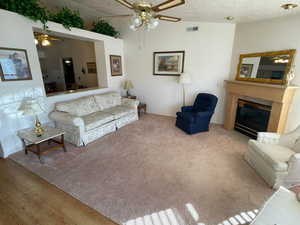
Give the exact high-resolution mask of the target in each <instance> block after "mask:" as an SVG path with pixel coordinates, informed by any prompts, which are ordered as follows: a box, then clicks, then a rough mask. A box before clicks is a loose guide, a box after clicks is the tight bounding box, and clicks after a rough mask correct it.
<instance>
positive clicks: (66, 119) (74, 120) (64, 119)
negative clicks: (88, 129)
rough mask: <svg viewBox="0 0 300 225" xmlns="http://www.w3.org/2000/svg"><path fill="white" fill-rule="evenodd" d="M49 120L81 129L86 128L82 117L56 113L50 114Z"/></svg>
mask: <svg viewBox="0 0 300 225" xmlns="http://www.w3.org/2000/svg"><path fill="white" fill-rule="evenodd" d="M49 118H50V119H52V120H54V121H55V122H57V123H63V124H67V125H72V126H76V127H79V128H84V121H83V119H82V118H80V117H76V116H72V115H71V114H69V113H66V112H58V111H54V112H51V113H50V114H49Z"/></svg>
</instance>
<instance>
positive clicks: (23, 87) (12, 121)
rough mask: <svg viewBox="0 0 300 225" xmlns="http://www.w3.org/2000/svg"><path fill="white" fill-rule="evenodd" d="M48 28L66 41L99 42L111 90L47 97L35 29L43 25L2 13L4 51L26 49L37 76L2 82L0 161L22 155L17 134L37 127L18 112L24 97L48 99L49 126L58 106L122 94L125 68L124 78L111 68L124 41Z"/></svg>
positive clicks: (98, 60) (44, 117)
mask: <svg viewBox="0 0 300 225" xmlns="http://www.w3.org/2000/svg"><path fill="white" fill-rule="evenodd" d="M48 26H49V30H51V31H52V32H53V34H55V33H59V34H63V35H65V36H66V37H71V38H74V37H75V38H79V39H82V40H89V41H94V42H95V53H96V63H97V68H101V69H100V70H101V72H102V73H103V75H104V76H102V79H101V81H102V83H106V84H105V85H103V86H104V87H108V88H103V89H98V90H90V91H85V92H78V93H74V94H67V95H59V96H53V97H45V91H44V88H43V81H42V73H41V68H40V63H39V59H38V53H37V49H36V46H35V44H34V37H33V28H34V29H41V28H42V25H41V24H40V23H34V22H32V21H31V20H29V19H26V18H25V17H23V16H20V15H18V14H16V13H12V12H8V11H5V10H0V30H1V35H0V47H6V48H21V49H26V50H27V54H28V58H29V64H30V68H31V72H32V76H33V80H29V81H13V82H12V81H11V82H1V81H0V144H1V146H0V157H1V156H2V157H7V156H8V155H10V154H12V153H14V152H16V151H20V150H21V149H22V145H21V141H20V139H19V138H18V137H17V135H16V133H17V131H18V130H20V129H23V128H28V127H32V125H33V124H32V122H33V121H32V118H29V117H23V116H22V115H21V114H20V113H19V112H18V111H17V109H18V107H19V105H20V103H21V101H22V99H23V98H24V97H42V98H43V99H44V102H45V105H47V112H46V113H45V114H44V115H41V120H42V122H47V121H48V117H47V114H48V112H49V111H51V110H52V109H53V104H54V103H55V102H58V101H64V100H69V99H73V98H77V97H81V96H84V95H91V94H96V93H103V92H107V91H109V90H118V91H120V86H121V83H122V82H123V80H124V79H126V72H125V67H124V68H123V71H124V75H123V76H122V77H111V72H110V66H109V55H111V54H113V55H121V56H124V53H123V40H121V39H115V38H112V37H108V36H105V35H101V34H97V33H93V32H89V31H85V30H81V29H75V28H74V29H72V30H71V31H69V30H66V29H65V28H64V27H63V26H62V25H60V24H56V23H52V22H50V23H48ZM123 66H124V63H123Z"/></svg>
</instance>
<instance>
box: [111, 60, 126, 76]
mask: <svg viewBox="0 0 300 225" xmlns="http://www.w3.org/2000/svg"><path fill="white" fill-rule="evenodd" d="M110 69H111V75H112V76H122V75H123V72H122V58H121V56H120V55H110Z"/></svg>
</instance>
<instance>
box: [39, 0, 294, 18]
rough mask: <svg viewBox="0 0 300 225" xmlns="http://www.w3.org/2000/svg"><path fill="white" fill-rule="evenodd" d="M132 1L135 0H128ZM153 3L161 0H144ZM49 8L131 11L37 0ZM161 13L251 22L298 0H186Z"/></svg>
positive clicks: (85, 1)
mask: <svg viewBox="0 0 300 225" xmlns="http://www.w3.org/2000/svg"><path fill="white" fill-rule="evenodd" d="M128 1H130V2H134V1H135V0H128ZM146 1H149V2H151V3H152V4H153V5H156V4H159V3H161V2H163V1H164V0H146ZM41 2H42V3H44V4H45V5H47V6H49V7H50V8H55V7H62V6H68V7H70V8H73V9H79V11H80V13H81V15H82V16H83V17H84V18H85V19H91V20H92V19H96V18H99V17H101V16H108V15H122V14H129V13H132V11H131V10H129V9H127V8H126V7H124V6H122V5H120V4H119V3H117V2H116V1H114V0H41ZM286 3H296V4H298V5H299V7H298V8H295V9H292V10H284V9H282V8H281V7H280V6H281V5H282V4H286ZM164 14H165V15H169V16H177V17H182V18H183V20H184V21H206V22H226V20H225V19H224V17H227V16H233V17H234V18H235V20H234V21H231V22H235V23H243V22H252V21H259V20H265V19H271V18H276V17H283V16H288V15H294V14H300V0H186V4H185V5H182V6H178V7H176V8H172V9H169V10H166V11H164Z"/></svg>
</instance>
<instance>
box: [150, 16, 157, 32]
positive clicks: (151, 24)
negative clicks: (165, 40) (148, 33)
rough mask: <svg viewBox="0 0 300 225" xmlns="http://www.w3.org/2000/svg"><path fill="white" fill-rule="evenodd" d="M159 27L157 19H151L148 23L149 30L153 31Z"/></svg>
mask: <svg viewBox="0 0 300 225" xmlns="http://www.w3.org/2000/svg"><path fill="white" fill-rule="evenodd" d="M158 25H159V20H158V19H157V18H152V19H151V20H150V22H149V28H150V29H155V28H156V27H157V26H158Z"/></svg>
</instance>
